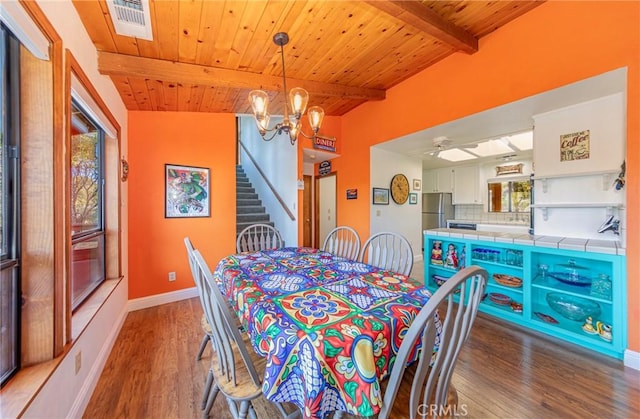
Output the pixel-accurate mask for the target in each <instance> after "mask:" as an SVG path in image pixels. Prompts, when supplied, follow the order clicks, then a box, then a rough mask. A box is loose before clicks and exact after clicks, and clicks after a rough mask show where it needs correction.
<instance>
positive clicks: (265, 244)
mask: <svg viewBox="0 0 640 419" xmlns="http://www.w3.org/2000/svg"><path fill="white" fill-rule="evenodd" d="M283 246H284V240H282V236H281V235H280V232H279V231H278V230H277V229H276V228H275V227H273V226H270V225H269V224H252V225H250V226H248V227H246V228H245V229H244V230H242V231H241V232H240V234H238V238H237V239H236V252H238V253H241V252H257V251H258V250H267V249H277V248H280V247H283Z"/></svg>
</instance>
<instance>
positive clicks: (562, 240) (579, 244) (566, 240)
mask: <svg viewBox="0 0 640 419" xmlns="http://www.w3.org/2000/svg"><path fill="white" fill-rule="evenodd" d="M467 222H468V221H467ZM423 233H424V234H429V235H432V236H442V237H455V238H465V239H472V240H485V241H494V242H500V243H515V244H524V245H529V246H539V247H546V248H556V249H567V250H578V251H582V252H596V253H607V254H611V255H622V256H624V255H626V249H625V248H624V247H622V244H621V243H620V242H618V241H612V240H596V239H578V238H575V237H556V236H539V235H534V234H519V233H497V232H493V231H474V230H461V229H455V228H434V229H430V230H424V232H423Z"/></svg>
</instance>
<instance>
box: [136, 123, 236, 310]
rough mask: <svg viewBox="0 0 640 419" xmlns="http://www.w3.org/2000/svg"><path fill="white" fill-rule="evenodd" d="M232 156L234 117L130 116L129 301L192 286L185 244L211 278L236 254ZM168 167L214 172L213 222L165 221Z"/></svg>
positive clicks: (207, 219)
mask: <svg viewBox="0 0 640 419" xmlns="http://www.w3.org/2000/svg"><path fill="white" fill-rule="evenodd" d="M235 153H236V122H235V116H234V115H233V114H206V113H187V112H138V111H132V112H129V156H128V159H129V165H130V172H129V180H128V183H129V208H128V213H129V299H134V298H140V297H145V296H149V295H155V294H161V293H165V292H170V291H176V290H180V289H184V288H190V287H193V286H194V284H193V278H192V277H191V272H190V270H189V264H188V262H187V254H186V250H185V247H184V242H183V239H184V237H185V236H189V237H190V238H191V241H192V242H193V244H194V246H195V247H196V248H197V249H199V250H200V251H201V252H202V254H203V255H204V257H205V259H206V260H207V262H208V263H209V267H210V268H211V269H212V270H213V269H214V268H215V265H216V264H217V263H218V261H219V260H220V259H221V258H223V257H224V256H227V255H228V254H230V253H233V252H234V251H235V223H236V210H235V208H236V206H235V200H236V191H235V178H236V172H235V158H236V157H235V156H236V154H235ZM165 163H169V164H181V165H190V166H199V167H208V168H210V170H211V196H212V199H211V217H208V218H171V219H167V218H164V165H165ZM170 271H175V272H176V275H177V279H176V281H174V282H169V281H168V273H169V272H170Z"/></svg>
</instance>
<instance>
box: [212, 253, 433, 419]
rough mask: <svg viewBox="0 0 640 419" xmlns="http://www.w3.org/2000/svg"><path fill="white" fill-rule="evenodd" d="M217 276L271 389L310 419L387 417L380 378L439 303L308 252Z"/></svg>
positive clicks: (399, 282) (396, 278)
mask: <svg viewBox="0 0 640 419" xmlns="http://www.w3.org/2000/svg"><path fill="white" fill-rule="evenodd" d="M214 277H215V279H216V281H217V283H218V286H219V287H220V289H221V290H222V291H223V292H224V293H225V294H226V296H227V297H228V298H229V300H230V301H232V302H233V304H234V307H235V309H236V312H237V313H238V316H240V318H241V319H242V323H243V324H244V326H245V327H246V330H247V331H248V332H249V334H250V337H251V341H252V344H253V347H254V350H255V351H256V352H257V353H258V354H260V355H262V356H264V357H265V358H266V359H267V366H266V370H265V376H264V380H263V388H262V390H263V393H264V394H265V396H266V397H267V398H268V399H269V400H272V401H274V402H291V403H295V404H296V405H297V406H298V407H300V408H301V409H302V411H303V413H304V416H305V417H307V418H324V417H325V416H326V415H327V414H329V413H331V412H333V411H337V410H340V411H346V412H348V413H351V414H354V415H360V416H371V415H374V414H376V413H378V411H379V410H380V407H381V405H382V398H383V394H382V393H381V390H380V380H382V379H383V378H385V377H386V376H387V375H388V374H389V373H390V371H391V368H392V367H393V362H394V359H395V354H396V353H397V350H398V348H399V347H400V344H401V342H402V338H403V336H404V335H405V333H406V331H407V329H408V328H409V326H410V325H411V322H412V320H413V319H414V318H415V316H416V315H417V313H418V311H419V310H420V308H421V307H423V306H424V305H425V303H426V302H427V300H428V299H429V297H430V293H429V292H428V291H427V290H426V289H425V288H424V287H423V286H422V284H421V283H419V282H418V281H415V280H413V279H411V278H408V277H406V276H404V275H400V274H397V273H394V272H390V271H385V270H381V269H379V268H375V267H373V266H370V265H367V264H364V263H359V262H355V261H351V260H347V259H344V258H340V257H337V256H333V255H331V254H329V253H326V252H323V251H320V250H317V249H311V248H303V247H302V248H283V249H277V250H268V251H261V252H255V253H242V254H237V255H232V256H229V257H226V258H224V259H223V260H221V261H220V263H219V264H218V266H217V267H216V270H215V273H214ZM438 326H440V323H439V322H438ZM439 334H440V330H438V335H439ZM435 349H436V348H434V350H435ZM419 351H420V348H419V346H417V347H416V350H415V351H414V354H413V359H415V358H416V357H417V355H418V353H419Z"/></svg>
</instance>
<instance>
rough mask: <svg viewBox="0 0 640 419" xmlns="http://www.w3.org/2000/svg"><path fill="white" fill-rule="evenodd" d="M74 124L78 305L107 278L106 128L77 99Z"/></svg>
mask: <svg viewBox="0 0 640 419" xmlns="http://www.w3.org/2000/svg"><path fill="white" fill-rule="evenodd" d="M71 127H72V128H71V177H70V178H71V239H72V265H71V277H72V278H71V280H72V287H71V288H72V290H71V291H72V301H73V304H72V305H73V308H74V309H75V308H76V307H77V306H78V305H80V303H81V302H82V301H83V300H84V299H85V298H86V297H87V296H88V295H89V294H90V293H91V292H92V291H93V290H94V289H95V288H96V287H97V286H98V285H100V283H102V281H104V279H105V264H104V224H103V188H104V179H103V154H104V153H103V139H104V131H103V130H102V129H101V128H100V127H99V126H98V125H97V124H95V123H94V122H93V121H92V119H91V118H90V117H89V115H88V114H87V113H86V112H85V111H84V110H83V109H81V108H80V106H79V105H78V104H77V103H76V102H75V101H74V102H73V103H72V114H71Z"/></svg>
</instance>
